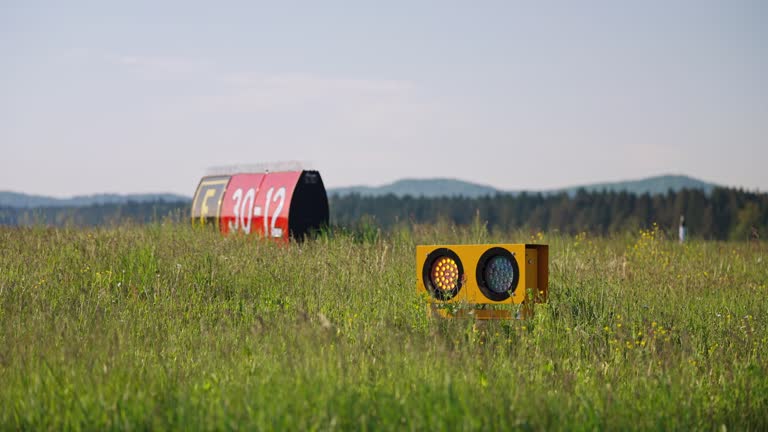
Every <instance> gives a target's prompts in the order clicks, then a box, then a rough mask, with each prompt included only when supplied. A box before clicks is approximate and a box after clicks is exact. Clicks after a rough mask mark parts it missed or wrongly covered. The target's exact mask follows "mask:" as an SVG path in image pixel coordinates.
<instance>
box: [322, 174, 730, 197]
mask: <svg viewBox="0 0 768 432" xmlns="http://www.w3.org/2000/svg"><path fill="white" fill-rule="evenodd" d="M717 186H718V185H716V184H713V183H708V182H705V181H702V180H698V179H695V178H692V177H688V176H684V175H662V176H655V177H649V178H645V179H640V180H629V181H622V182H613V183H594V184H587V185H581V186H573V187H569V188H563V189H552V190H541V191H525V192H529V193H530V192H534V193H535V192H541V193H544V194H552V193H562V192H565V193H567V194H569V195H574V194H575V193H576V192H577V191H578V190H579V189H584V190H586V191H588V192H593V191H603V190H605V191H610V192H622V191H624V192H628V193H632V194H637V195H642V194H645V193H648V194H651V195H655V194H664V193H667V191H669V190H670V189H671V190H672V191H675V192H677V191H679V190H682V189H699V190H702V191H704V192H705V193H707V194H708V193H710V192H711V191H712V189H714V188H715V187H717ZM521 192H523V191H521V190H501V189H496V188H494V187H491V186H487V185H481V184H477V183H470V182H465V181H461V180H456V179H403V180H398V181H396V182H394V183H391V184H387V185H383V186H351V187H343V188H335V189H329V191H328V193H329V194H330V195H339V196H344V195H349V194H359V195H363V196H382V195H388V194H394V195H396V196H400V197H402V196H406V195H410V196H414V197H418V196H423V197H439V196H465V197H469V198H476V197H480V196H486V195H495V194H498V193H507V194H513V195H514V194H519V193H521Z"/></svg>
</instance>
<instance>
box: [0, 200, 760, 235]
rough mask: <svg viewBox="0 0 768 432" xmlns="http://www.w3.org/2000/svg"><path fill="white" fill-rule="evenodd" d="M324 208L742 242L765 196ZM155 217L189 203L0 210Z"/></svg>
mask: <svg viewBox="0 0 768 432" xmlns="http://www.w3.org/2000/svg"><path fill="white" fill-rule="evenodd" d="M330 211H331V223H332V224H333V225H337V226H343V227H355V226H359V225H360V224H361V223H365V224H373V225H375V226H378V227H381V228H382V229H385V230H387V229H390V228H392V227H393V226H396V225H400V224H431V223H437V222H447V223H452V224H456V225H467V224H471V223H473V221H475V220H477V219H478V218H479V220H480V221H482V222H485V223H487V225H488V228H489V229H498V230H512V229H519V228H529V229H531V230H542V231H552V230H558V231H560V232H564V233H572V234H575V233H579V232H582V231H586V232H590V233H593V234H599V235H607V234H612V233H619V232H625V231H626V230H635V229H639V228H648V227H651V226H652V224H654V223H656V224H658V225H659V226H660V227H661V228H662V229H666V230H670V231H674V230H676V229H677V225H678V223H679V220H680V216H681V215H683V216H685V220H686V225H687V228H688V232H689V234H690V235H691V236H693V237H697V238H705V239H718V240H725V239H735V240H746V239H750V238H756V237H759V236H760V235H766V233H768V194H764V193H756V192H749V191H744V190H740V189H726V188H716V189H714V190H713V191H712V192H711V193H710V194H706V193H704V192H702V191H699V190H682V191H679V192H672V191H670V192H668V193H666V194H659V195H649V194H644V195H635V194H630V193H626V192H607V191H603V192H587V191H585V190H580V191H578V192H577V193H576V194H574V195H568V194H566V193H562V194H541V193H533V194H532V193H521V194H518V195H511V194H498V195H493V196H485V197H480V198H464V197H453V198H450V197H444V198H423V197H420V198H416V197H410V196H405V197H397V196H395V195H387V196H380V197H370V196H359V195H346V196H332V197H331V199H330ZM161 220H170V221H173V222H186V221H188V220H189V205H188V204H184V203H165V202H152V203H139V202H129V203H125V204H102V205H93V206H87V207H46V208H36V209H17V208H0V225H48V226H64V225H71V226H104V225H116V224H122V223H126V222H128V223H139V224H140V223H148V222H157V221H161Z"/></svg>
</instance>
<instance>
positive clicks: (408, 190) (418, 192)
mask: <svg viewBox="0 0 768 432" xmlns="http://www.w3.org/2000/svg"><path fill="white" fill-rule="evenodd" d="M500 192H502V191H500V190H498V189H496V188H494V187H491V186H487V185H481V184H477V183H471V182H467V181H463V180H458V179H447V178H436V179H403V180H398V181H396V182H394V183H390V184H387V185H382V186H350V187H344V188H335V189H329V190H328V194H329V195H339V196H344V195H352V194H358V195H362V196H384V195H389V194H393V195H395V196H398V197H403V196H406V195H410V196H413V197H425V198H434V197H442V196H464V197H468V198H476V197H480V196H487V195H495V194H497V193H500Z"/></svg>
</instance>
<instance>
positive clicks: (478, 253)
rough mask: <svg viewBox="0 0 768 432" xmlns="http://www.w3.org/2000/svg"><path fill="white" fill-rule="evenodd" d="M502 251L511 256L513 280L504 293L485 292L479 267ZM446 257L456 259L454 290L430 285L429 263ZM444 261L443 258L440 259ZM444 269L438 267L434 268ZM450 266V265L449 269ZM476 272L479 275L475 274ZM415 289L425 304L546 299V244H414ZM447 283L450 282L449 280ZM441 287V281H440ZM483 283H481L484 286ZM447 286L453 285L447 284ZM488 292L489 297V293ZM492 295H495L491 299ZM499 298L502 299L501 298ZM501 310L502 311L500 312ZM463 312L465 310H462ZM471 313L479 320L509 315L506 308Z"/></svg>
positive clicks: (430, 264)
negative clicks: (456, 278)
mask: <svg viewBox="0 0 768 432" xmlns="http://www.w3.org/2000/svg"><path fill="white" fill-rule="evenodd" d="M500 254H503V256H505V257H507V258H509V257H511V258H512V259H514V265H515V266H516V268H515V272H516V273H517V274H518V275H517V276H516V283H513V285H515V286H514V288H513V290H510V292H509V293H508V295H506V294H496V293H494V292H489V289H488V288H487V285H488V284H487V283H485V279H484V276H483V275H482V273H483V272H484V270H483V267H484V266H485V265H487V263H488V259H489V258H488V257H492V256H496V255H500ZM443 256H449V257H450V258H452V259H453V260H458V262H457V265H458V267H459V269H460V271H459V283H458V289H453V290H451V291H442V288H438V287H437V284H432V279H430V276H431V275H435V274H436V273H435V271H434V267H433V263H434V262H435V261H436V260H442V258H441V257H443ZM442 261H443V262H444V260H442ZM442 268H444V266H441V267H439V268H438V270H440V269H442ZM452 268H453V267H451V269H452ZM478 273H481V274H480V277H478ZM416 281H417V282H416V289H417V291H418V292H419V293H420V294H422V295H425V296H426V297H427V298H428V299H429V300H428V301H429V303H431V304H433V305H439V304H446V305H450V304H457V305H458V304H466V305H492V304H523V303H534V302H536V303H538V302H543V301H546V297H547V289H548V287H549V247H548V246H547V245H539V244H482V245H431V246H417V247H416ZM449 282H450V281H449ZM441 285H442V286H443V287H445V286H446V285H445V284H441ZM484 285H485V286H484ZM448 286H449V287H453V285H451V284H450V283H449V284H448ZM489 294H490V296H489ZM492 297H496V298H492ZM502 297H503V298H502ZM502 312H503V313H502ZM464 314H466V312H465V313H464ZM471 314H473V315H475V316H477V317H478V318H480V319H483V317H485V316H486V315H488V317H486V318H485V319H494V318H495V319H499V318H501V319H504V318H510V312H509V311H501V310H500V311H498V313H497V312H496V311H493V310H477V311H474V312H472V313H471Z"/></svg>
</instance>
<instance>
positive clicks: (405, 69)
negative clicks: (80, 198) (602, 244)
mask: <svg viewBox="0 0 768 432" xmlns="http://www.w3.org/2000/svg"><path fill="white" fill-rule="evenodd" d="M766 23H768V2H766V1H740V0H733V1H719V2H711V1H706V0H703V1H693V0H692V1H685V0H680V1H638V2H628V1H626V2H624V1H622V2H617V1H607V0H606V1H579V2H574V1H562V2H555V1H542V2H515V1H498V2H492V1H487V2H485V1H478V2H467V1H450V0H443V1H412V0H411V1H395V0H392V1H387V2H366V1H354V2H352V1H347V2H336V1H332V0H331V1H319V2H318V1H308V2H292V1H285V2H260V1H242V2H237V1H233V2H196V1H181V2H174V1H164V2H158V1H142V0H137V1H130V2H104V1H89V2H79V1H67V2H61V1H50V2H39V1H34V0H29V1H9V0H0V190H11V191H16V192H24V193H32V194H43V195H51V196H57V197H67V196H72V195H82V194H93V193H155V192H157V193H160V192H172V193H179V194H183V195H187V196H191V195H192V193H193V192H194V189H195V187H196V185H197V183H198V181H199V179H200V177H202V176H203V175H205V174H206V171H207V169H208V168H209V167H212V166H221V165H236V164H237V165H243V164H254V163H270V162H277V161H301V162H303V163H304V164H305V165H306V166H308V167H310V168H314V169H318V170H320V172H321V174H322V176H323V179H324V182H325V184H326V187H338V186H350V185H361V184H364V185H380V184H385V183H389V182H392V181H395V180H398V179H401V178H433V177H450V178H458V179H462V180H467V181H472V182H476V183H481V184H487V185H491V186H494V187H497V188H499V189H508V190H520V189H530V190H540V189H550V188H558V187H566V186H572V185H579V184H586V183H593V182H604V181H617V180H624V179H638V178H644V177H649V176H654V175H659V174H684V175H690V176H693V177H696V178H700V179H703V180H706V181H711V182H714V183H717V184H721V185H726V186H734V187H743V188H746V189H749V190H761V191H768V168H766V162H768V25H766Z"/></svg>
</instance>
